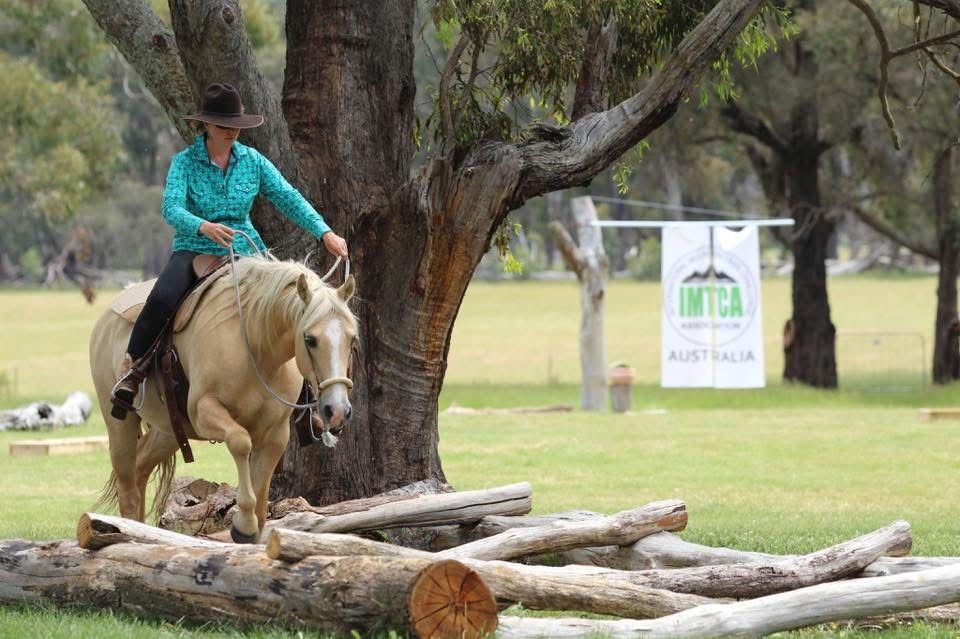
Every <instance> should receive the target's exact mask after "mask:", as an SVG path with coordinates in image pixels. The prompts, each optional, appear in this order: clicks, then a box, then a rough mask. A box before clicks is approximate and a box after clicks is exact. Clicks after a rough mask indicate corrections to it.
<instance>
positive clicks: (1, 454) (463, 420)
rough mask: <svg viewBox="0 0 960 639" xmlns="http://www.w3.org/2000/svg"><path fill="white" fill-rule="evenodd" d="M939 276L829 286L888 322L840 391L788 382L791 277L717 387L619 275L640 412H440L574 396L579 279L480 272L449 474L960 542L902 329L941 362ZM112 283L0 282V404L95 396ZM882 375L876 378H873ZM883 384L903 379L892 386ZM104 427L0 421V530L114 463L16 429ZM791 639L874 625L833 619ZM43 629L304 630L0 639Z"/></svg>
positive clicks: (959, 454)
mask: <svg viewBox="0 0 960 639" xmlns="http://www.w3.org/2000/svg"><path fill="white" fill-rule="evenodd" d="M935 288H936V281H935V279H934V278H932V277H920V278H889V279H887V278H873V277H860V278H849V279H836V280H832V281H831V283H830V290H831V296H832V297H831V299H832V309H833V316H834V322H835V324H836V325H837V327H838V330H839V331H840V332H841V335H843V333H844V331H847V332H867V331H869V332H871V333H884V334H888V335H887V336H885V337H883V339H882V340H881V343H880V344H876V345H869V344H868V346H869V347H866V346H855V347H853V348H851V349H850V350H849V352H845V351H844V347H850V345H851V344H854V338H852V337H851V338H849V339H847V340H846V341H844V338H843V337H842V336H841V338H840V341H839V342H838V357H840V364H839V367H840V374H841V389H839V390H836V391H818V390H813V389H810V388H806V387H802V386H795V385H784V384H782V383H781V382H780V381H779V371H780V369H781V368H782V365H783V360H782V354H781V351H780V346H779V333H780V328H781V327H782V323H783V320H784V319H785V318H786V317H787V315H788V313H789V312H788V307H789V283H788V282H786V281H785V280H770V281H766V282H765V283H764V304H765V310H764V329H765V331H764V334H765V342H766V349H767V360H766V367H767V375H768V388H765V389H755V390H742V391H718V390H712V389H699V390H680V389H661V388H660V387H659V386H658V376H659V321H660V319H659V317H660V316H659V313H660V309H659V287H658V286H657V285H655V284H642V283H636V282H614V283H613V284H612V285H611V287H610V291H609V293H608V296H607V301H608V303H607V317H606V326H607V352H608V356H609V358H610V359H625V360H628V361H629V362H630V363H631V364H632V365H633V366H635V367H636V368H637V370H638V378H639V379H638V383H637V384H636V385H635V387H634V391H633V408H634V411H633V412H632V413H631V414H627V415H613V414H608V413H601V414H595V413H584V412H581V411H574V412H572V413H553V414H524V415H507V416H504V415H459V414H453V413H446V412H444V411H445V409H447V408H448V407H450V406H452V405H459V406H470V407H487V406H489V407H506V406H542V405H546V404H570V405H573V406H577V405H578V403H579V388H578V386H577V379H578V375H579V372H578V371H579V363H578V354H577V330H578V325H579V308H578V303H579V302H578V293H577V288H576V285H575V284H573V283H569V282H566V283H545V284H541V283H533V282H526V283H515V284H496V285H493V284H486V283H479V282H478V283H475V284H474V285H472V286H471V288H470V290H469V292H468V294H467V297H466V299H465V301H464V304H463V308H462V309H461V313H460V318H459V319H458V322H457V326H456V329H455V331H454V337H453V343H452V346H451V350H450V357H449V369H448V374H447V377H446V382H445V386H444V390H443V393H442V394H441V397H440V410H441V413H440V418H439V421H440V453H441V457H442V459H443V468H444V471H445V473H446V475H447V478H448V480H449V481H450V482H451V483H453V484H454V485H455V486H456V487H457V488H458V489H460V490H467V489H472V488H483V487H490V486H495V485H499V484H505V483H512V482H516V481H523V480H526V481H530V482H531V483H532V484H533V491H534V511H535V512H537V513H547V512H556V511H560V510H567V509H589V510H595V511H600V512H615V511H618V510H622V509H626V508H632V507H635V506H637V505H640V504H643V503H646V502H649V501H653V500H657V499H666V498H678V499H683V500H684V501H685V502H686V504H687V507H688V511H689V525H688V529H687V530H686V531H684V533H683V536H684V538H685V539H688V540H691V541H694V542H697V543H703V544H709V545H724V546H730V547H735V548H741V549H745V550H758V551H764V552H774V553H802V552H809V551H812V550H815V549H819V548H822V547H824V546H827V545H830V544H834V543H837V542H839V541H842V540H844V539H847V538H849V537H852V536H855V535H857V534H860V533H863V532H866V531H869V530H871V529H874V528H877V527H880V526H883V525H886V524H888V523H890V522H891V521H893V520H896V519H906V520H907V521H909V522H910V523H911V524H912V525H913V530H914V540H915V545H914V553H915V554H921V555H960V534H958V533H960V524H958V523H957V522H960V503H958V502H957V500H956V499H955V498H954V494H953V491H952V487H953V484H954V483H955V478H956V476H957V474H958V470H960V438H958V437H957V433H958V431H960V422H950V421H944V422H921V421H920V420H919V419H918V415H917V409H918V408H920V407H924V406H957V405H960V388H958V386H957V385H954V386H951V387H946V388H941V387H932V386H930V385H922V384H920V383H919V376H918V375H917V374H916V373H917V371H916V370H915V369H917V368H918V367H919V366H920V361H919V360H920V359H921V354H920V353H919V352H916V351H917V350H919V347H918V348H917V349H915V350H914V351H911V352H910V354H909V357H907V356H905V355H904V354H903V349H904V348H905V347H904V344H905V343H907V342H905V341H901V342H899V343H898V342H897V341H896V340H897V339H898V338H895V337H892V336H890V335H889V334H892V333H896V332H900V333H908V334H910V335H911V336H912V337H910V340H913V339H914V338H915V337H916V336H920V337H922V338H923V339H924V340H925V346H926V353H924V354H923V357H924V358H926V359H927V360H929V358H930V352H929V351H930V348H931V344H932V341H931V332H932V326H933V310H934V304H935ZM109 297H110V295H107V294H104V295H102V296H101V299H100V300H98V301H97V304H96V305H95V306H94V307H87V306H86V305H85V304H84V303H83V301H82V298H81V297H80V295H79V294H78V293H76V292H74V291H63V292H31V291H17V292H0V335H3V338H2V339H0V373H2V372H8V373H9V372H11V371H13V370H16V377H17V382H18V392H17V395H16V396H12V397H11V396H7V397H0V408H2V407H9V406H15V405H19V404H21V403H23V402H25V401H28V400H32V399H39V398H45V399H48V400H50V401H62V400H63V398H64V397H65V396H66V394H67V393H69V392H71V391H73V390H78V389H79V390H85V391H87V392H91V391H92V388H91V382H90V380H89V377H88V373H87V369H86V366H87V363H86V359H87V355H86V340H87V337H88V335H89V330H90V327H91V326H92V323H93V321H94V320H95V318H96V316H97V314H98V313H99V312H100V311H101V310H102V309H103V308H105V307H106V304H107V303H108V299H107V298H109ZM901 301H903V303H900V302H901ZM504 309H509V313H505V312H504ZM857 339H860V338H857ZM867 341H868V342H871V341H875V339H874V338H873V337H871V338H868V340H867ZM906 348H907V349H908V350H909V347H906ZM861 351H867V352H866V353H863V352H861ZM855 358H860V359H855ZM924 367H926V364H924ZM871 374H875V375H876V376H877V377H876V378H875V379H873V380H870V375H871ZM9 376H10V377H12V375H9ZM845 379H846V380H847V382H846V383H845V381H844V380H845ZM850 380H856V382H857V383H852V382H851V381H850ZM904 380H906V381H904ZM885 386H898V387H904V388H906V390H898V391H882V390H881V389H883V388H884V387H885ZM103 432H104V426H103V422H102V420H101V419H100V418H99V416H98V415H97V416H95V417H94V418H92V419H91V420H90V421H89V422H88V423H87V424H86V425H84V426H82V427H80V428H75V429H70V430H68V431H60V432H55V433H31V434H29V435H25V434H24V433H0V538H11V537H24V538H30V539H53V538H65V537H72V536H73V534H74V528H75V526H76V521H77V517H78V516H79V514H80V513H81V512H83V511H84V510H85V509H87V508H89V507H90V505H91V504H92V502H93V501H94V500H95V498H96V495H97V493H98V492H99V489H100V487H101V485H102V484H103V481H104V480H105V479H106V477H107V475H108V473H109V460H108V458H107V455H106V453H103V452H101V453H90V454H85V455H75V456H69V457H52V458H11V457H9V455H7V453H6V450H7V445H8V444H9V442H10V441H13V440H15V439H22V438H24V437H25V436H26V437H30V438H34V437H58V436H65V435H87V434H98V433H103ZM196 453H197V455H196V456H197V462H196V463H195V464H192V465H190V466H183V465H181V466H180V468H179V473H181V474H189V475H193V476H200V477H204V478H207V479H211V480H214V481H227V482H230V483H234V482H235V476H234V469H233V464H232V461H231V459H230V458H229V455H228V454H227V453H226V450H225V449H224V447H223V446H222V445H217V446H214V445H205V444H198V445H197V450H196ZM257 633H260V634H257ZM792 634H794V635H796V636H802V637H807V636H849V637H866V636H876V634H877V633H875V632H871V631H856V630H850V629H845V628H841V627H830V626H826V627H821V628H819V629H817V630H813V631H804V632H800V633H792ZM882 634H883V636H884V637H921V636H923V637H926V636H947V635H948V634H949V635H950V636H955V635H956V629H955V628H952V627H946V626H934V625H918V626H908V627H899V628H896V629H888V630H885V631H884V632H883V633H882ZM31 635H34V636H44V637H47V636H50V637H67V636H69V637H86V636H97V637H155V636H159V637H191V638H196V637H203V638H206V637H217V638H222V637H233V636H238V637H239V636H244V637H271V638H272V637H294V636H297V635H296V634H295V633H285V632H284V631H281V630H276V629H255V630H252V631H247V632H246V633H245V634H242V635H241V634H239V633H237V632H236V631H233V630H230V629H229V628H224V627H219V626H212V627H208V628H200V629H198V628H193V627H184V626H179V625H170V624H164V623H159V622H148V621H142V620H135V619H132V618H130V617H124V616H120V615H111V614H109V613H90V612H74V611H69V612H65V611H60V610H54V609H45V610H40V611H35V610H25V609H21V608H0V636H31ZM304 636H307V637H311V636H313V635H309V634H305V635H304Z"/></svg>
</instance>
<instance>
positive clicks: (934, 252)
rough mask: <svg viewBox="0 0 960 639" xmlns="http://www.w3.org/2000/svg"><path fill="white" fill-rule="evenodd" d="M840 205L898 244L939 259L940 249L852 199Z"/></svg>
mask: <svg viewBox="0 0 960 639" xmlns="http://www.w3.org/2000/svg"><path fill="white" fill-rule="evenodd" d="M839 206H840V208H843V209H845V210H847V211H850V212H851V213H853V214H854V215H856V216H857V218H859V219H860V221H861V222H863V223H864V224H866V225H867V226H869V227H870V228H872V229H873V230H874V231H876V232H877V233H879V234H880V235H883V236H884V237H887V238H889V239H891V240H893V241H894V242H896V243H897V244H899V245H901V246H903V247H906V248H907V249H909V250H911V251H913V252H914V253H916V254H918V255H923V256H924V257H929V258H930V259H931V260H938V259H939V257H940V250H939V249H938V248H937V247H935V246H931V245H929V244H926V243H924V242H918V241H916V240H913V239H911V238H910V237H908V236H907V235H905V234H904V233H902V232H901V231H900V230H899V229H897V228H896V227H894V226H893V225H892V224H890V223H888V222H886V221H885V220H883V219H881V218H879V217H877V216H876V215H874V214H873V213H871V212H870V211H868V210H866V209H865V208H863V207H862V206H860V205H859V204H855V203H853V202H851V201H843V202H841V203H840V204H839Z"/></svg>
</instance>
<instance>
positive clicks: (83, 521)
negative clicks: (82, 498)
mask: <svg viewBox="0 0 960 639" xmlns="http://www.w3.org/2000/svg"><path fill="white" fill-rule="evenodd" d="M98 533H99V534H98ZM119 535H120V530H118V529H117V528H116V527H115V526H109V525H106V524H103V522H97V521H95V520H94V518H93V517H91V515H90V513H83V514H82V515H80V521H78V522H77V543H78V544H79V546H80V547H81V548H85V549H87V550H98V549H100V548H103V547H104V546H108V545H110V543H111V542H112V536H119Z"/></svg>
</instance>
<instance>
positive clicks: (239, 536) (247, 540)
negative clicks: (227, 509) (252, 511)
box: [230, 526, 257, 544]
mask: <svg viewBox="0 0 960 639" xmlns="http://www.w3.org/2000/svg"><path fill="white" fill-rule="evenodd" d="M230 538H231V539H233V543H235V544H252V543H255V542H256V541H257V533H253V534H250V535H248V534H246V533H242V532H240V531H239V530H237V527H236V526H230Z"/></svg>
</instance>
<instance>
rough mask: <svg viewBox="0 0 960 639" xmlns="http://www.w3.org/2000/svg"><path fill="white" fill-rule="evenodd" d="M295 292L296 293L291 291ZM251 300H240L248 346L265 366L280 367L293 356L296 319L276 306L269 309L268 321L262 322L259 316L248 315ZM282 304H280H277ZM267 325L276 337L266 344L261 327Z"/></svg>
mask: <svg viewBox="0 0 960 639" xmlns="http://www.w3.org/2000/svg"><path fill="white" fill-rule="evenodd" d="M293 294H296V293H293ZM251 301H252V300H249V299H247V300H241V303H242V304H243V321H244V323H245V324H246V325H247V335H248V336H249V339H250V348H251V349H252V351H253V353H255V354H256V355H257V358H258V360H259V361H261V362H262V363H263V365H264V366H265V367H280V366H282V365H284V364H286V363H287V362H289V361H290V360H291V359H293V357H294V345H293V333H294V329H295V328H296V320H295V318H292V317H285V316H284V314H283V313H282V312H281V311H280V310H279V309H277V308H273V309H270V312H271V313H272V314H273V315H272V316H271V317H270V321H269V322H262V321H261V320H260V318H255V317H251V316H250V307H251V305H252V304H251ZM278 306H282V305H278ZM264 326H269V327H270V328H271V330H272V331H273V332H274V334H275V335H276V337H274V338H273V339H272V340H270V343H269V345H268V344H267V339H266V335H263V333H264V331H262V330H261V327H264Z"/></svg>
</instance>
